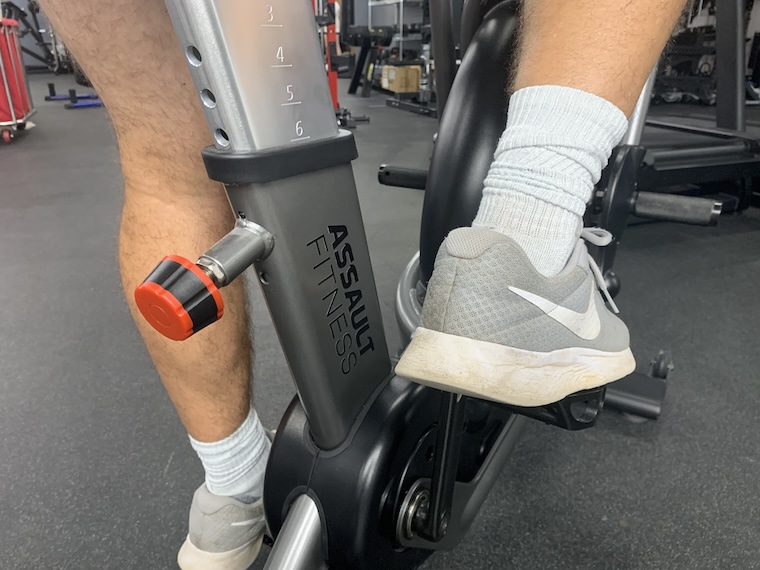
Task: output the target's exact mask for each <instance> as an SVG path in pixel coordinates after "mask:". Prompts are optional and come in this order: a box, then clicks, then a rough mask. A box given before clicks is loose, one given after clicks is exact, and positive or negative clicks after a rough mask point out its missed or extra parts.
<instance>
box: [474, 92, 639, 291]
mask: <svg viewBox="0 0 760 570" xmlns="http://www.w3.org/2000/svg"><path fill="white" fill-rule="evenodd" d="M627 125H628V122H627V120H626V118H625V115H624V114H623V113H622V111H620V110H619V109H618V108H617V107H615V106H614V105H613V104H612V103H609V102H608V101H605V100H604V99H601V98H600V97H597V96H596V95H592V94H590V93H585V92H583V91H578V90H577V89H572V88H568V87H557V86H551V85H546V86H539V87H529V88H526V89H521V90H519V91H517V92H516V93H515V94H514V95H513V96H512V98H511V100H510V108H509V117H508V122H507V128H506V130H505V131H504V134H503V135H502V137H501V140H500V141H499V145H498V147H497V150H496V154H495V158H494V161H493V163H492V164H491V169H490V171H489V173H488V177H487V178H486V180H485V189H484V191H483V199H482V201H481V203H480V209H479V211H478V215H477V217H476V218H475V220H474V222H473V226H476V227H485V228H490V229H494V230H496V231H500V232H502V233H504V234H506V235H508V236H509V237H511V238H513V239H514V240H515V241H517V242H518V243H519V244H520V246H521V247H522V248H523V249H524V250H525V253H526V254H527V255H528V257H529V258H530V259H531V261H532V262H533V263H534V264H535V265H536V269H538V270H539V271H540V272H541V273H543V274H544V275H547V276H551V275H554V274H556V273H558V272H559V271H561V270H562V268H563V267H564V265H565V262H566V261H567V259H568V257H569V255H570V253H571V252H572V250H573V247H574V246H575V243H576V242H577V239H578V236H579V234H580V229H581V224H582V217H583V214H584V212H585V208H586V203H587V202H588V200H589V199H590V198H591V193H592V191H593V188H594V185H595V184H596V183H597V182H598V181H599V178H600V176H601V173H602V169H603V168H604V167H605V166H606V164H607V160H608V159H609V156H610V154H611V152H612V149H613V148H614V146H615V145H616V144H617V143H618V142H619V141H620V138H621V137H622V136H623V134H624V133H625V130H626V128H627Z"/></svg>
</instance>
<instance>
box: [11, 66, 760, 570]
mask: <svg viewBox="0 0 760 570" xmlns="http://www.w3.org/2000/svg"><path fill="white" fill-rule="evenodd" d="M48 80H51V79H50V78H48V77H40V76H35V77H32V86H33V91H34V94H35V100H36V102H37V107H38V109H39V112H38V114H37V116H36V117H35V118H34V119H33V120H34V122H36V123H37V125H38V126H37V127H36V128H34V129H32V130H31V131H30V132H29V133H28V134H26V136H24V137H20V138H19V139H17V140H16V141H15V142H14V143H13V144H12V145H10V146H3V147H0V568H2V569H3V570H15V569H24V570H27V569H30V570H39V569H56V570H58V569H61V570H62V569H77V570H89V569H93V570H94V569H98V570H102V569H106V568H107V569H140V570H145V569H168V568H175V567H176V564H175V562H174V560H175V554H176V551H177V549H178V547H179V545H180V544H181V542H182V540H183V539H184V536H185V533H186V517H187V509H188V506H189V503H190V498H191V496H192V493H193V491H194V489H195V488H196V487H197V486H198V485H199V484H200V483H201V482H202V471H201V468H200V465H199V463H198V461H197V459H196V457H195V456H194V454H193V452H192V450H191V449H190V446H189V445H188V443H187V439H186V435H185V433H184V431H183V430H182V427H181V425H180V423H179V421H178V419H177V417H176V415H175V414H174V412H173V409H172V407H171V406H170V404H169V401H168V399H167V397H166V395H165V394H164V392H163V389H162V387H161V384H160V382H159V380H158V377H157V376H156V373H155V371H154V369H153V367H152V364H151V362H150V360H149V358H148V356H147V353H146V351H145V349H144V347H143V345H142V343H141V341H140V338H139V336H138V334H137V332H136V330H135V328H134V326H133V325H132V322H131V319H130V317H129V315H128V312H127V309H126V305H125V303H124V301H123V297H122V293H121V287H120V282H119V277H118V271H117V265H116V261H115V255H116V232H117V226H118V217H119V209H120V202H121V193H120V186H121V177H120V173H119V166H118V156H117V152H116V146H115V142H114V138H113V135H112V134H111V131H110V128H109V125H108V119H107V117H106V114H105V113H104V112H103V111H102V110H96V109H87V110H79V111H66V110H64V109H63V107H62V103H46V102H44V101H43V100H42V95H43V94H44V93H43V88H44V83H45V82H46V81H48ZM54 80H55V81H56V83H57V84H58V86H59V90H60V91H62V92H65V88H67V87H68V86H69V81H68V80H67V79H66V78H62V77H56V78H54ZM343 102H344V104H347V105H348V106H350V107H351V108H352V109H354V110H356V111H357V112H359V113H366V114H369V115H370V116H371V117H372V123H371V124H369V125H361V126H360V127H359V128H358V129H357V130H356V131H355V135H356V139H357V144H358V147H359V152H360V158H359V159H358V160H357V161H356V162H355V163H354V169H355V172H356V175H357V182H358V187H359V193H360V197H361V203H362V207H363V211H364V217H365V221H366V224H367V235H368V238H369V243H370V248H371V252H372V255H373V258H372V260H373V265H374V269H375V274H376V276H377V278H378V289H379V292H380V296H381V302H382V306H383V310H384V317H385V326H386V329H387V331H388V333H389V339H390V343H391V345H392V346H394V347H395V346H396V345H397V343H398V333H397V332H396V327H395V320H394V317H393V295H394V290H395V286H396V280H397V278H398V276H399V274H400V272H401V270H402V268H403V267H404V265H405V264H406V263H407V261H408V260H409V258H410V257H411V256H412V254H413V253H414V252H415V249H416V242H417V238H418V222H419V219H418V218H419V212H420V208H421V204H422V193H421V192H417V191H414V190H404V189H396V188H387V187H382V186H379V185H378V184H377V182H376V170H377V166H378V165H379V164H380V163H381V162H388V163H393V164H398V165H406V166H416V167H425V166H426V164H427V160H428V157H429V152H430V148H431V144H430V140H431V136H432V134H433V132H434V131H435V121H434V120H432V119H428V118H425V117H420V116H416V115H412V114H409V113H406V112H402V111H397V110H393V109H388V108H386V107H385V105H384V97H382V96H380V95H374V96H373V97H372V98H371V99H365V100H359V99H350V98H348V97H344V101H343ZM168 253H172V252H169V251H167V254H168ZM617 270H618V273H619V275H620V276H621V278H622V283H623V290H622V292H621V294H620V296H619V298H618V299H619V301H618V303H619V305H620V308H621V310H622V312H623V315H624V317H625V319H626V321H627V322H628V324H629V326H630V328H631V333H632V342H633V347H634V350H635V354H636V355H637V357H638V359H639V361H640V363H641V364H642V365H644V366H645V365H646V364H647V361H648V359H649V358H650V357H652V356H653V355H654V354H656V352H657V350H658V349H659V348H668V349H671V350H672V351H673V355H674V360H675V364H676V370H675V371H674V372H673V374H672V376H671V386H670V388H669V391H668V396H667V401H666V402H665V406H664V412H663V414H662V417H661V419H660V420H659V421H657V422H647V423H643V424H635V423H631V422H629V421H628V420H626V419H624V418H623V417H622V416H620V415H618V414H617V413H615V412H605V413H604V414H603V416H602V418H601V419H600V421H599V424H598V426H597V427H595V428H594V429H592V430H588V431H585V432H582V433H569V432H565V431H561V430H559V429H555V428H551V427H547V426H545V425H542V424H539V423H537V422H536V423H531V424H530V426H529V428H528V429H527V432H526V437H525V438H524V439H523V440H522V442H521V443H520V444H519V446H518V448H517V450H516V453H515V454H514V456H513V458H512V461H511V463H510V464H509V466H508V467H507V468H506V469H505V471H504V473H503V474H502V475H501V478H500V479H499V481H498V483H497V485H496V488H495V489H494V491H493V492H492V494H491V495H490V497H489V499H488V503H487V505H486V508H485V509H484V510H483V511H482V513H481V514H480V516H479V517H478V518H477V520H476V521H475V524H474V525H473V528H472V530H471V531H470V534H469V536H468V538H467V540H466V541H465V542H464V543H463V544H461V545H460V546H459V547H458V548H457V549H456V550H454V551H453V552H449V553H445V554H436V555H434V556H433V557H432V558H431V559H430V560H429V562H428V563H427V564H426V565H425V568H426V569H441V570H443V569H445V570H455V569H463V570H479V569H487V568H498V569H513V568H514V569H526V570H532V569H535V568H543V569H552V568H556V569H563V570H564V569H584V570H585V569H591V568H594V569H597V568H598V569H605V570H607V569H616V570H617V569H634V568H636V569H650V568H673V569H695V568H705V569H714V568H739V569H746V568H760V451H759V448H760V444H758V441H760V383H759V382H760V378H758V376H759V373H758V371H759V370H760V350H759V348H760V342H759V341H758V328H759V326H760V319H759V317H760V298H758V285H759V284H760V211H757V210H754V211H748V212H746V213H745V214H743V215H737V216H726V217H723V218H722V219H721V221H720V225H719V227H717V228H694V227H684V226H677V225H672V224H649V225H641V226H636V227H632V228H630V229H629V230H628V232H627V234H626V236H625V243H624V245H623V247H622V249H621V251H620V253H619V257H618V264H617ZM254 295H255V297H254V302H253V306H254V308H255V318H256V323H257V325H256V335H257V341H256V346H257V362H256V398H257V401H258V402H260V403H261V405H259V410H260V414H261V416H262V419H263V421H264V423H265V424H266V425H267V426H268V427H275V426H276V424H277V420H278V416H279V415H280V414H281V413H282V411H283V410H284V408H285V406H286V405H287V403H288V401H289V400H290V398H291V397H292V396H293V392H294V391H293V388H292V385H291V382H290V379H289V377H288V372H287V368H286V366H285V363H284V361H283V358H282V354H281V352H280V349H279V347H278V345H277V342H276V340H275V337H274V334H273V331H272V328H271V324H270V322H269V319H268V316H267V314H266V311H265V309H264V307H263V303H262V301H261V298H260V296H259V294H258V293H257V292H256V293H254ZM266 552H267V551H266V549H265V551H264V553H263V555H262V559H261V560H260V561H258V562H257V563H256V565H255V566H254V568H262V567H263V563H264V562H263V557H264V556H265V555H266Z"/></svg>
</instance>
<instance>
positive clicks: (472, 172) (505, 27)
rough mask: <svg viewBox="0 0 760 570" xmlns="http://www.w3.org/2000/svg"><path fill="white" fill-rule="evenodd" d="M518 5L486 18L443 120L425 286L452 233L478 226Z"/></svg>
mask: <svg viewBox="0 0 760 570" xmlns="http://www.w3.org/2000/svg"><path fill="white" fill-rule="evenodd" d="M518 6H519V3H518V2H517V1H515V0H506V1H504V2H502V3H500V4H499V5H497V6H496V7H494V8H493V9H492V10H491V11H490V12H489V13H488V14H487V15H486V17H485V19H484V20H483V24H482V25H481V26H480V29H479V30H478V32H477V33H476V34H475V37H474V38H473V39H472V42H471V43H470V46H469V47H468V48H467V53H466V54H465V56H464V58H463V59H462V65H461V66H460V68H459V71H458V72H457V74H458V75H457V81H456V84H455V85H454V86H453V88H452V90H451V93H450V96H449V101H450V103H451V105H450V107H451V109H450V110H449V111H444V113H443V116H442V117H441V123H440V126H439V129H438V138H437V140H436V144H435V150H434V151H433V159H432V161H431V163H430V170H429V175H428V179H427V188H426V189H425V202H424V205H423V209H422V226H421V231H420V268H421V276H422V279H423V280H424V282H425V283H427V280H428V279H430V275H431V274H432V272H433V262H434V261H435V256H436V253H437V252H438V248H439V247H440V245H441V243H442V242H443V240H444V239H445V237H446V235H447V234H448V233H449V232H450V231H451V230H453V229H454V228H458V227H462V226H469V225H470V224H472V220H473V219H474V218H475V215H476V214H477V211H478V205H479V204H480V199H481V198H482V196H483V180H485V177H486V174H487V173H488V168H489V167H490V165H491V162H492V161H493V153H494V151H495V150H496V145H497V143H498V141H499V137H500V136H501V134H502V133H503V132H504V128H505V126H506V124H507V83H508V79H509V62H510V61H511V58H512V57H513V56H514V47H515V39H516V33H517V26H518ZM431 7H432V6H431ZM436 57H437V56H436ZM436 73H438V60H436Z"/></svg>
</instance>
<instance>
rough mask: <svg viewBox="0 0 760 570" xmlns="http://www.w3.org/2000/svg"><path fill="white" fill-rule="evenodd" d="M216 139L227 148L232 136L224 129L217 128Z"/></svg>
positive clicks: (221, 145)
mask: <svg viewBox="0 0 760 570" xmlns="http://www.w3.org/2000/svg"><path fill="white" fill-rule="evenodd" d="M214 139H215V140H216V144H218V145H219V146H220V147H222V148H227V147H228V146H230V137H228V136H227V133H225V132H224V129H216V130H215V131H214Z"/></svg>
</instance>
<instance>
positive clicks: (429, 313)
mask: <svg viewBox="0 0 760 570" xmlns="http://www.w3.org/2000/svg"><path fill="white" fill-rule="evenodd" d="M589 263H590V261H589V257H588V252H587V250H586V246H585V244H584V243H583V242H582V241H579V242H578V245H577V246H576V248H575V250H574V252H573V254H572V256H571V257H570V260H569V261H568V263H567V265H566V267H565V268H564V269H563V270H562V271H561V272H560V273H559V274H558V275H556V276H554V277H545V276H543V275H541V274H540V273H538V272H537V271H536V270H535V269H534V267H533V265H532V264H531V262H530V260H529V259H528V257H527V256H526V255H525V253H524V252H523V251H522V249H521V248H520V247H519V246H518V245H517V244H516V243H515V242H514V241H513V240H512V239H510V238H509V237H507V236H506V235H504V234H501V233H499V232H495V231H493V230H487V229H481V228H460V229H457V230H454V231H452V232H451V233H450V234H449V236H448V237H447V238H446V240H445V241H444V243H443V245H442V246H441V248H440V250H439V252H438V256H437V257H436V262H435V271H434V273H433V277H432V278H431V280H430V283H429V284H428V290H427V295H426V297H425V303H424V305H423V311H422V321H421V325H420V326H422V327H424V328H426V329H432V330H436V331H440V332H444V333H448V334H452V335H457V336H463V337H467V338H473V339H477V340H483V341H487V342H493V343H498V344H501V345H504V346H510V347H513V348H519V349H523V350H530V351H535V352H551V351H553V350H558V349H562V348H570V347H584V348H591V349H594V350H602V351H608V352H615V351H620V350H625V349H626V348H628V343H629V338H628V329H627V328H626V326H625V325H624V324H623V323H622V321H620V319H618V318H617V317H616V316H615V315H614V314H612V312H610V311H609V310H607V309H606V308H605V306H604V301H603V300H602V297H601V295H600V294H599V292H598V291H597V287H596V281H595V278H594V275H593V273H592V271H591V269H590V268H589ZM510 288H512V290H510ZM514 290H519V291H524V292H528V293H529V294H532V295H535V296H538V297H540V298H542V299H543V300H546V301H547V302H551V303H554V304H556V305H559V306H561V307H563V308H564V309H568V310H570V311H574V312H577V313H584V312H586V311H587V310H588V308H589V299H590V298H591V295H592V291H593V299H594V302H595V303H596V311H595V312H596V313H597V314H598V318H599V322H600V325H601V326H600V329H599V330H600V332H599V334H598V335H597V336H596V337H594V338H592V339H590V340H586V339H583V338H581V337H579V336H578V335H577V334H575V333H574V332H572V331H571V330H570V329H569V328H568V327H566V326H564V325H563V324H561V323H560V322H558V321H557V320H555V319H554V318H552V317H550V316H548V315H547V313H546V311H545V310H542V308H539V306H537V305H536V304H535V303H533V302H530V301H528V300H526V299H525V298H524V297H523V296H520V295H518V294H517V293H515V292H513V291H514Z"/></svg>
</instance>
